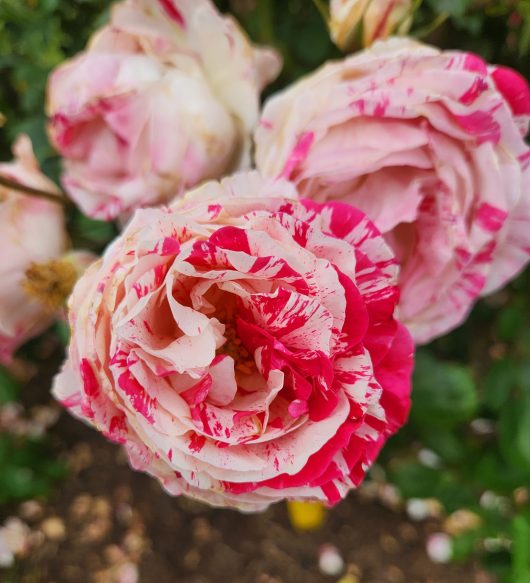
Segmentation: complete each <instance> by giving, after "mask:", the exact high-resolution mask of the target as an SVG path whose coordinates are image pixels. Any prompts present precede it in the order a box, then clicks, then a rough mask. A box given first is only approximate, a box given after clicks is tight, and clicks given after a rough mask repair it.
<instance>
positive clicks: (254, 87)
mask: <svg viewBox="0 0 530 583" xmlns="http://www.w3.org/2000/svg"><path fill="white" fill-rule="evenodd" d="M279 69H280V59H279V57H278V56H277V55H276V53H275V52H273V51H272V50H269V49H261V48H257V47H254V46H253V45H251V43H250V41H249V40H248V38H247V37H246V36H245V34H244V32H243V31H242V29H241V28H240V27H239V26H238V24H237V23H236V22H235V21H234V20H233V19H232V18H231V17H228V16H221V14H219V12H217V10H216V8H215V7H214V5H213V4H212V2H211V1H210V0H125V1H124V2H121V3H119V4H117V5H116V6H114V8H113V11H112V16H111V22H110V24H109V25H108V26H106V27H104V28H103V29H102V30H100V31H99V32H98V33H96V35H95V36H94V37H93V39H92V40H91V42H90V44H89V46H88V48H87V50H86V51H85V52H83V53H82V54H80V55H79V56H77V57H76V58H74V59H73V60H71V61H69V62H67V63H65V64H62V65H61V66H60V67H59V68H58V69H56V70H55V71H54V72H53V73H52V75H51V77H50V82H49V87H48V105H47V109H48V113H49V116H50V136H51V138H52V141H53V143H54V144H55V146H56V147H57V149H58V150H59V152H60V153H61V154H62V156H63V158H64V174H63V178H62V181H63V185H64V187H65V189H66V190H67V192H68V194H69V195H70V196H71V198H72V199H73V200H74V201H75V202H76V203H77V204H78V205H79V206H80V207H81V209H82V210H83V212H85V213H86V214H88V215H89V216H91V217H95V218H98V219H105V220H109V219H113V218H115V217H117V216H118V215H120V214H122V213H124V214H127V213H128V212H129V211H131V210H133V209H135V208H136V207H139V206H148V205H153V204H156V203H159V202H161V201H164V200H165V201H167V200H168V198H173V197H174V196H175V195H176V194H178V193H179V192H180V191H181V190H183V189H185V188H186V187H189V186H193V185H196V184H198V183H199V182H201V181H203V180H205V179H207V178H217V177H220V176H222V175H224V174H226V173H228V172H230V171H231V170H233V169H235V168H237V167H239V166H244V165H245V163H246V162H247V161H248V149H249V148H248V146H249V141H250V140H249V137H250V135H251V132H252V130H253V128H254V125H255V123H256V121H257V117H258V112H259V94H260V91H261V89H262V88H263V87H264V86H265V85H266V84H267V83H268V82H269V81H271V80H272V79H273V78H274V77H275V76H276V75H277V73H278V72H279Z"/></svg>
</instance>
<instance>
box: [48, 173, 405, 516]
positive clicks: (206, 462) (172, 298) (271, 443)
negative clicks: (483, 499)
mask: <svg viewBox="0 0 530 583" xmlns="http://www.w3.org/2000/svg"><path fill="white" fill-rule="evenodd" d="M396 276H397V266H396V263H395V261H394V259H393V256H392V253H391V252H390V250H389V248H388V247H387V245H386V244H385V242H384V240H383V238H382V237H381V235H380V234H379V232H378V231H377V230H376V229H375V227H374V226H373V225H372V224H371V223H370V221H368V220H367V218H366V217H365V215H364V214H363V213H361V212H360V211H358V210H356V209H354V208H353V207H351V206H349V205H344V204H341V203H329V204H324V205H320V204H317V203H314V202H311V201H298V200H296V192H295V191H294V189H293V187H292V185H290V184H289V183H287V182H284V181H277V182H274V183H273V182H271V183H268V182H264V181H263V180H262V179H261V178H259V176H258V175H257V174H255V173H250V174H242V175H236V176H234V177H231V178H229V179H225V180H223V182H221V183H217V182H212V183H208V184H206V185H204V186H203V187H202V188H200V189H199V190H197V191H196V192H193V193H192V194H190V195H188V196H187V197H186V198H185V199H184V201H183V202H182V201H181V202H179V203H177V204H174V205H172V206H170V207H169V208H158V209H144V210H139V211H137V212H136V214H135V216H134V218H133V219H132V221H131V222H130V223H129V225H128V226H127V228H126V229H125V231H124V232H123V234H122V235H121V237H120V238H119V239H118V240H117V241H116V242H115V243H114V244H113V245H112V246H111V247H110V248H109V249H108V251H107V253H106V254H105V256H104V257H103V259H102V260H101V261H100V262H98V263H96V264H95V265H94V266H93V267H92V268H90V269H89V270H88V272H87V273H86V274H85V276H84V277H83V278H82V279H81V280H80V281H79V282H78V284H77V287H76V289H75V291H74V293H73V295H72V298H71V302H70V324H71V330H72V335H71V344H70V348H69V357H68V360H67V362H66V364H65V366H64V369H63V371H62V372H61V374H60V375H59V376H58V377H57V379H56V382H55V387H54V394H55V396H56V397H57V398H58V399H59V400H60V401H61V402H62V404H63V405H64V406H65V407H67V408H68V409H70V411H71V412H72V413H73V414H74V415H76V416H78V417H80V418H82V419H84V420H85V421H87V422H89V423H90V424H92V425H93V426H94V427H95V428H97V429H98V430H99V431H101V432H102V433H103V434H104V435H106V436H107V437H108V438H109V439H111V440H113V441H116V442H119V443H122V444H123V445H124V446H125V448H126V450H127V453H128V455H129V459H130V462H131V464H132V466H133V467H134V468H136V469H138V470H143V471H146V472H149V473H150V474H152V475H153V476H155V477H157V478H158V479H159V480H160V481H161V482H162V484H163V485H164V487H165V488H166V489H167V490H168V491H169V492H170V493H172V494H186V495H188V496H192V497H195V498H198V499H200V500H204V501H206V502H209V503H211V504H213V505H218V506H231V507H236V508H239V509H243V510H249V511H252V510H260V509H263V508H265V507H267V506H268V505H269V504H270V503H272V502H276V501H278V500H281V499H283V498H292V499H311V500H324V501H326V502H328V503H329V504H334V503H335V502H337V501H339V500H340V499H342V498H343V497H344V496H345V495H346V493H347V492H348V491H349V490H350V489H351V488H354V487H355V486H357V485H358V484H359V483H360V482H361V481H362V479H363V477H364V474H365V472H366V471H367V469H368V467H369V466H370V465H371V463H372V462H373V461H374V458H375V457H376V456H377V454H378V452H379V450H380V448H381V447H382V445H383V444H384V442H385V441H386V439H387V438H388V437H389V436H390V435H391V434H392V433H393V432H395V431H396V430H397V429H398V428H399V427H400V426H401V425H402V424H403V423H404V422H405V419H406V417H407V413H408V409H409V392H410V375H411V368H412V354H413V345H412V340H411V338H410V336H409V335H408V333H407V331H406V329H405V328H404V327H403V326H402V325H401V324H398V322H397V321H396V320H395V319H394V309H395V306H396V303H397V300H398V293H399V292H398V288H397V286H396Z"/></svg>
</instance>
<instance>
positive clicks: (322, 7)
mask: <svg viewBox="0 0 530 583" xmlns="http://www.w3.org/2000/svg"><path fill="white" fill-rule="evenodd" d="M313 4H314V5H315V6H316V8H317V10H318V11H319V12H320V16H322V18H323V19H324V22H325V23H326V26H327V24H328V21H329V9H328V7H327V5H326V4H324V0H313Z"/></svg>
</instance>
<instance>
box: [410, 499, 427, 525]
mask: <svg viewBox="0 0 530 583" xmlns="http://www.w3.org/2000/svg"><path fill="white" fill-rule="evenodd" d="M407 514H408V515H409V518H410V519H411V520H413V521H414V522H421V521H423V520H427V518H429V516H430V513H429V505H428V504H427V502H426V501H425V500H423V499H421V498H411V499H410V500H407Z"/></svg>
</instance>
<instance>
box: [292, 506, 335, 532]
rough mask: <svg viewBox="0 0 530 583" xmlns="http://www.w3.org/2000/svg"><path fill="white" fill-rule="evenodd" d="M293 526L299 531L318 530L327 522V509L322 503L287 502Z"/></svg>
mask: <svg viewBox="0 0 530 583" xmlns="http://www.w3.org/2000/svg"><path fill="white" fill-rule="evenodd" d="M287 512H288V513H289V518H290V520H291V524H292V525H293V527H294V528H296V529H297V530H316V529H317V528H320V527H321V526H322V525H323V524H324V521H325V520H326V514H327V511H326V507H325V506H324V505H323V504H321V503H320V502H295V501H288V502H287Z"/></svg>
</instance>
